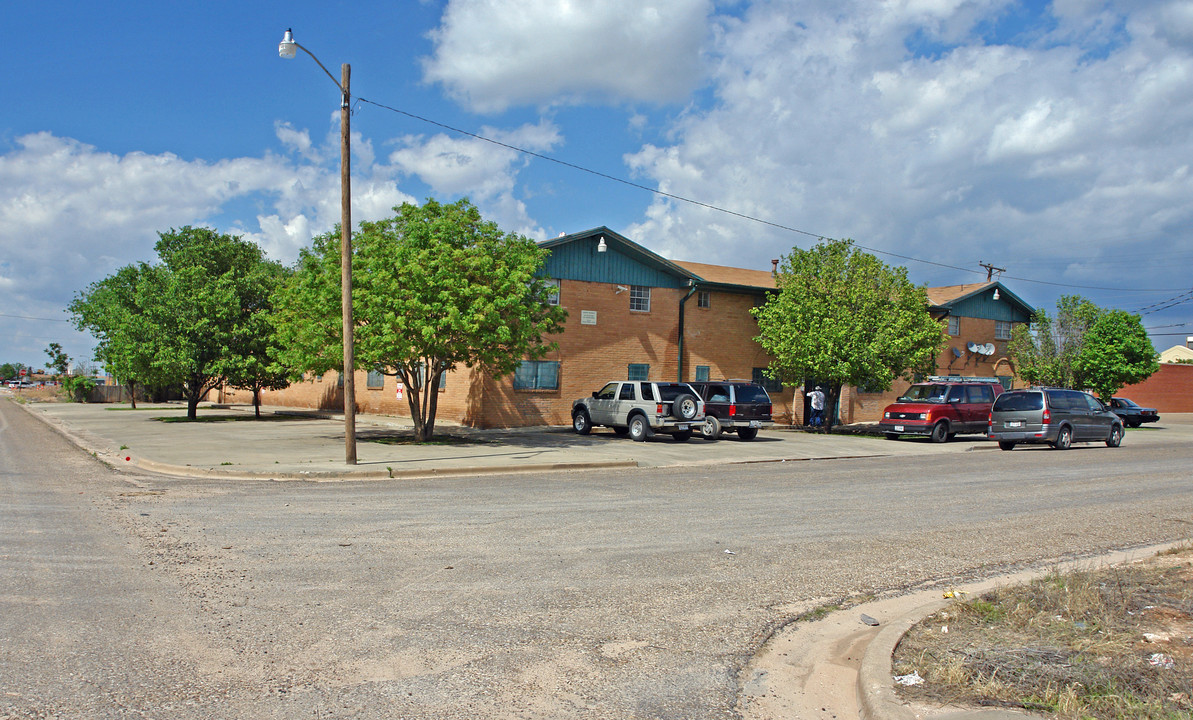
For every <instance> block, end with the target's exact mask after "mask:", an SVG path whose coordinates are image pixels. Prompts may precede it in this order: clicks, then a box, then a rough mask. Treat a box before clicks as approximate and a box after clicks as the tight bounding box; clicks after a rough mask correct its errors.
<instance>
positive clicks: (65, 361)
mask: <svg viewBox="0 0 1193 720" xmlns="http://www.w3.org/2000/svg"><path fill="white" fill-rule="evenodd" d="M46 355H49V356H50V364H49V368H50V369H51V370H53V371H54V372H55V373H56V374H57V375H58V376H59V377H60V376H62V375H65V374H66V369H67V368H68V367H70V357H68V356H67V354H66V353H65V352H64V351H63V350H62V345H60V344H59V343H56V342H54V343H50V346H49V347H47V348H46Z"/></svg>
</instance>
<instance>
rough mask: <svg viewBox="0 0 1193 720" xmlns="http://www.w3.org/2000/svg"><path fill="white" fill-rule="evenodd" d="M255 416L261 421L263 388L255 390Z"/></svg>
mask: <svg viewBox="0 0 1193 720" xmlns="http://www.w3.org/2000/svg"><path fill="white" fill-rule="evenodd" d="M253 415H255V416H256V418H257V419H258V420H260V419H261V388H253Z"/></svg>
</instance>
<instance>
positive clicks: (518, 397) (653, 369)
mask: <svg viewBox="0 0 1193 720" xmlns="http://www.w3.org/2000/svg"><path fill="white" fill-rule="evenodd" d="M618 287H619V286H618V285H617V284H610V283H596V282H583V281H578V280H563V281H562V282H561V283H560V304H561V305H562V306H563V307H564V308H565V309H567V311H568V319H567V321H566V323H565V325H564V332H563V333H561V334H559V335H555V336H552V337H551V338H548V339H549V340H554V341H555V342H556V343H557V344H558V345H559V347H558V349H556V350H554V351H552V352H550V353H549V354H547V355H546V356H545V357H544V358H543V359H545V360H557V361H559V363H560V368H559V389H557V390H515V389H514V383H513V376H507V377H504V378H501V379H499V380H497V379H494V378H492V377H491V376H489V374H488V373H485V372H483V371H480V370H478V369H475V368H474V369H471V370H470V369H468V368H466V367H463V366H460V367H458V368H456V370H455V371H454V372H449V373H448V374H447V387H446V389H445V390H444V391H443V392H441V393H440V394H439V411H438V417H440V418H443V419H449V420H453V421H457V422H460V423H463V424H465V425H469V426H473V427H480V428H498V427H519V426H534V425H569V424H571V406H572V401H573V400H575V399H577V398H580V397H585V396H588V395H589V394H591V393H592V392H593V391H594V390H599V389H600V388H601V387H602V386H604V384H605V383H606V382H609V381H612V380H624V379H626V377H627V374H628V372H629V365H630V364H631V363H644V364H647V365H649V366H650V369H649V379H651V380H659V381H674V380H675V379H676V378H677V375H678V372H679V362H678V359H679V356H678V353H679V344H678V340H679V303H680V300H681V299H682V298H683V297H684V296H685V295H686V294H687V290H686V289H677V288H658V287H656V288H652V290H651V303H650V310H649V311H648V312H638V311H631V310H630V293H629V290H628V288H627V289H626V290H622V291H620V292H619V291H618ZM622 287H625V286H622ZM753 304H754V298H753V297H752V296H748V295H736V294H733V293H712V296H711V302H710V307H708V308H699V307H697V298H696V296H695V295H693V296H692V297H691V298H690V299H689V300H688V301H687V303H686V305H685V338H686V339H685V347H684V351H685V358H684V379H685V380H689V381H690V380H694V379H695V377H696V366H697V365H707V366H709V376H710V377H712V378H714V379H717V378H750V377H751V375H752V373H753V369H754V368H756V367H766V366H767V364H768V363H769V362H770V358H769V357H768V356H767V355H766V353H764V352H763V351H762V349H761V347H759V346H758V344H757V343H755V342H754V340H753V338H754V336H755V335H756V334H757V332H758V327H757V324H756V323H755V321H754V319H753V317H752V316H751V315H750V313H749V311H750V308H751V307H752V306H753ZM584 311H591V312H594V313H595V314H596V322H595V324H584V323H583V322H582V318H583V316H584ZM337 377H338V376H337V373H335V372H330V373H328V374H327V375H326V377H324V378H318V379H313V380H311V381H308V382H303V383H299V384H296V385H294V386H291V387H290V388H287V389H286V390H280V391H276V392H273V391H271V392H266V393H263V394H262V402H263V403H265V404H268V405H281V406H288V407H302V408H320V409H324V410H329V411H333V412H334V411H337V410H339V409H342V408H343V394H342V390H341V389H340V388H339V387H338V383H337ZM366 377H367V373H365V372H359V371H358V372H357V374H356V397H357V409H358V412H362V413H376V414H384V415H396V416H399V417H409V416H410V411H409V408H408V406H407V404H406V402H405V400H403V401H400V402H399V401H398V400H397V398H396V397H395V389H396V380H395V378H393V377H389V376H386V377H385V378H384V383H385V384H384V387H383V388H380V389H373V388H368V387H367V384H366ZM793 390H794V389H793V388H787V389H785V390H784V391H783V392H782V393H773V394H772V399H773V400H774V401H775V407H774V412H775V414H776V416H777V418H776V419H783V418H790V415H791V397H792V392H793ZM220 400H221V401H222V402H235V403H249V402H252V394H251V393H249V392H247V391H238V390H226V391H225V392H224V393H223V394H222V395H221V397H220Z"/></svg>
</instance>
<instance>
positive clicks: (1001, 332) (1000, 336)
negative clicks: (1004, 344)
mask: <svg viewBox="0 0 1193 720" xmlns="http://www.w3.org/2000/svg"><path fill="white" fill-rule="evenodd" d="M994 339H995V340H1010V339H1011V323H1009V322H1007V321H1006V320H995V321H994Z"/></svg>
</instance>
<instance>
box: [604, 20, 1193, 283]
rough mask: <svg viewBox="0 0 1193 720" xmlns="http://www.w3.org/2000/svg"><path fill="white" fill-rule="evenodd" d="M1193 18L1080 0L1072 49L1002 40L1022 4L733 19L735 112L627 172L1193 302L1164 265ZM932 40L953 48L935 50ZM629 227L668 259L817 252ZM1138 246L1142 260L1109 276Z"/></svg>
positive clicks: (855, 228)
mask: <svg viewBox="0 0 1193 720" xmlns="http://www.w3.org/2000/svg"><path fill="white" fill-rule="evenodd" d="M1188 7H1189V6H1188V4H1187V3H1184V4H1177V3H1169V2H1136V3H1129V4H1128V3H1126V2H1123V3H1105V2H1102V1H1101V0H1099V1H1098V2H1096V3H1077V2H1069V3H1066V4H1064V6H1063V7H1061V8H1059V9H1058V10H1057V12H1058V13H1059V14H1060V15H1061V17H1060V18H1059V19H1058V21H1057V23H1056V25H1055V27H1056V30H1055V32H1054V33H1053V34H1052V35H1047V34H1045V33H1042V32H1040V31H1039V29H1038V28H1033V29H1032V30H1031V32H1032V33H1034V34H1033V35H1030V36H1029V35H1026V34H1025V35H1024V36H1022V37H1020V38H1018V39H1017V40H1022V42H1018V41H1016V42H1014V43H1013V44H990V43H989V42H988V41H987V40H985V39H984V35H983V33H985V32H986V31H987V28H988V27H989V26H990V25H991V24H992V23H994V22H997V21H1000V19H1005V17H1006V13H1007V12H1008V11H1009V10H1008V3H1005V2H988V3H973V2H961V1H960V0H958V1H956V2H951V1H947V2H946V1H944V0H942V1H941V2H927V1H925V2H910V1H909V2H901V3H883V4H876V3H868V2H860V1H856V2H844V3H842V2H834V1H831V0H825V1H824V2H804V3H799V4H792V3H785V2H756V3H754V4H752V5H751V6H750V7H749V8H748V9H747V10H746V11H745V12H744V13H743V14H742V17H740V18H731V19H726V18H721V19H720V22H721V24H722V26H723V31H722V32H721V33H720V34H719V35H718V37H719V41H718V45H717V47H716V48H715V51H716V53H717V56H718V57H719V64H718V66H717V68H716V71H715V75H714V83H715V92H716V97H717V102H716V104H715V105H713V106H710V107H707V108H704V109H692V110H690V111H688V112H686V113H685V114H684V115H683V116H682V118H681V119H680V120H679V121H678V122H677V124H676V126H675V128H674V130H673V135H674V138H675V140H674V142H672V143H668V144H666V145H661V144H655V145H647V146H644V147H643V148H642V149H641V150H640V151H638V152H636V153H633V154H631V155H630V156H628V157H627V158H626V160H627V162H628V163H629V165H630V167H631V168H632V170H633V171H634V172H635V173H636V174H637V175H638V176H639V177H643V178H646V179H648V180H649V181H653V182H654V183H657V186H658V187H659V189H661V190H663V191H666V192H669V193H674V194H676V195H680V196H683V197H688V198H693V199H697V200H701V201H703V202H707V203H711V204H714V205H718V206H720V207H724V208H727V209H730V210H733V211H736V212H741V213H745V214H748V215H754V216H757V217H760V218H763V219H765V220H768V221H771V222H776V223H780V224H783V225H787V226H791V227H794V228H797V229H800V230H806V231H809V232H811V233H813V234H814V235H819V234H824V235H828V236H833V237H847V236H852V237H854V238H855V239H857V240H858V241H859V242H861V243H863V244H865V245H867V246H870V247H876V248H880V249H883V250H888V251H892V252H896V253H899V254H902V255H908V256H913V257H918V258H924V259H929V260H935V261H939V262H944V263H948V264H953V265H959V266H963V267H967V268H968V267H972V268H973V269H975V270H977V267H976V263H977V261H978V260H979V259H982V260H987V261H991V260H994V261H999V262H1001V263H1003V264H1004V266H1010V267H1011V268H1012V271H1013V272H1012V273H1011V274H1018V275H1021V276H1027V277H1041V276H1043V277H1044V278H1048V279H1053V280H1055V281H1057V282H1064V283H1073V284H1085V285H1097V286H1106V285H1110V286H1130V287H1149V286H1152V287H1154V286H1156V285H1157V284H1159V285H1160V286H1161V287H1180V285H1181V284H1187V279H1186V278H1185V277H1184V276H1183V275H1181V274H1180V271H1179V270H1178V269H1173V268H1171V267H1168V266H1166V265H1165V263H1163V262H1162V261H1159V263H1158V265H1157V264H1149V263H1150V261H1149V260H1148V259H1147V258H1148V257H1149V256H1151V255H1154V256H1155V257H1156V258H1162V257H1164V256H1165V250H1166V246H1167V245H1170V244H1171V243H1173V242H1174V241H1176V240H1177V238H1180V237H1184V236H1185V235H1186V234H1187V228H1188V227H1189V226H1190V224H1193V208H1191V207H1190V206H1189V205H1188V203H1187V202H1186V201H1184V200H1182V199H1181V198H1182V197H1188V193H1189V192H1190V191H1193V181H1191V179H1190V177H1189V174H1188V172H1187V166H1188V164H1189V162H1188V159H1189V158H1190V157H1193V137H1191V136H1190V135H1189V133H1188V128H1189V127H1190V126H1191V125H1193V82H1190V80H1193V77H1191V76H1193V54H1191V52H1190V48H1189V47H1188V46H1187V45H1186V44H1184V40H1183V39H1182V40H1181V41H1180V42H1176V41H1173V40H1171V38H1173V37H1179V38H1184V37H1185V33H1184V31H1185V29H1186V28H1188V27H1189V24H1188V23H1185V24H1182V22H1183V20H1182V18H1183V17H1184V14H1185V11H1186V9H1187V8H1188ZM1173 18H1177V19H1176V20H1174V19H1173ZM1190 22H1193V20H1190ZM913 38H914V39H916V41H917V42H922V41H923V39H924V38H928V41H929V42H933V43H941V45H940V48H939V50H936V49H932V51H930V52H926V53H923V54H919V55H917V54H914V53H913V52H911V51H909V49H908V48H909V47H911V46H912V44H909V39H913ZM627 233H628V235H629V236H630V237H632V238H635V239H639V240H641V241H642V242H644V243H645V244H647V245H648V246H650V247H651V248H652V249H654V250H656V251H660V252H662V253H663V254H665V255H667V256H668V257H674V258H680V259H691V260H699V259H704V260H706V261H709V262H723V263H727V264H737V265H741V264H745V265H747V266H750V267H756V268H759V269H765V268H769V259H770V258H771V257H777V255H778V253H781V252H785V251H786V249H787V248H790V247H791V246H793V245H800V246H802V247H806V246H808V245H809V244H811V243H813V242H814V241H815V237H807V236H804V235H800V234H792V233H788V232H783V231H779V230H775V229H773V228H768V227H766V226H762V225H759V224H756V223H749V222H745V221H740V220H736V219H734V218H732V217H730V216H728V215H724V214H720V213H716V212H712V211H709V210H707V209H704V208H699V207H695V206H692V205H689V204H686V203H682V202H676V201H674V200H668V199H663V198H659V199H657V200H656V201H655V202H654V203H653V204H652V206H651V207H650V209H649V211H648V212H647V214H646V217H645V218H644V219H643V220H642V221H641V222H639V223H637V224H635V225H633V226H631V227H629V228H627ZM1124 240H1129V241H1130V242H1132V243H1137V245H1135V248H1136V250H1137V255H1136V262H1129V263H1128V262H1123V261H1122V260H1121V259H1119V260H1117V261H1114V262H1112V261H1111V260H1110V258H1116V257H1118V256H1120V255H1121V254H1122V248H1121V247H1120V245H1121V243H1122V242H1123V241H1124ZM1078 258H1079V259H1083V260H1089V262H1074V259H1078ZM1103 258H1106V259H1103ZM886 259H887V260H888V261H889V262H894V263H903V262H904V261H903V260H900V259H898V258H890V257H887V258H886ZM1167 265H1171V263H1169V264H1167ZM910 267H911V268H912V270H913V272H915V271H916V270H917V265H916V264H914V263H913V264H911V265H910ZM1132 268H1134V270H1132ZM918 269H920V270H924V269H925V268H924V266H922V265H920V266H918ZM929 270H930V268H929ZM1129 271H1131V272H1134V274H1133V275H1129V274H1127V273H1128V272H1129ZM947 272H950V273H951V274H952V277H951V278H947V279H950V280H952V281H954V282H961V281H963V280H966V279H968V276H961V275H959V274H958V271H947ZM942 279H943V278H942ZM1029 287H1030V288H1031V289H1032V290H1033V291H1036V290H1040V288H1039V286H1029ZM1042 292H1047V291H1042ZM1141 304H1142V303H1141Z"/></svg>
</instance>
